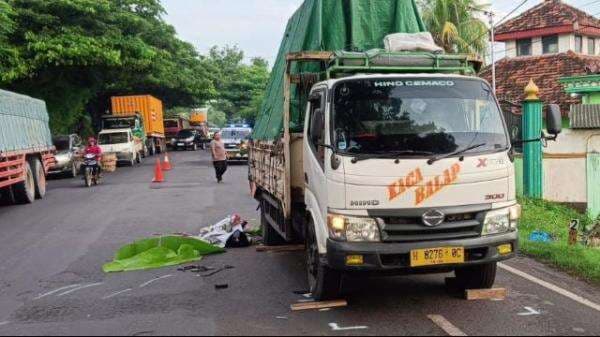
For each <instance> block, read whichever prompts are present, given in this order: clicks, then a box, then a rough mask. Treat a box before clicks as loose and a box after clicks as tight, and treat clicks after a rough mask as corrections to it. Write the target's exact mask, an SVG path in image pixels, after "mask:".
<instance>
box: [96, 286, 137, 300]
mask: <svg viewBox="0 0 600 337" xmlns="http://www.w3.org/2000/svg"><path fill="white" fill-rule="evenodd" d="M132 290H133V289H131V288H130V289H125V290H121V291H117V292H116V293H114V294H111V295H108V296H105V297H102V299H103V300H108V299H111V298H113V297H117V296H119V295H121V294H124V293H128V292H130V291H132Z"/></svg>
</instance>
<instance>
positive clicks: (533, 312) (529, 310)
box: [517, 307, 542, 316]
mask: <svg viewBox="0 0 600 337" xmlns="http://www.w3.org/2000/svg"><path fill="white" fill-rule="evenodd" d="M525 310H527V311H526V312H521V313H518V314H517V315H519V316H539V315H541V314H542V313H541V312H539V311H537V310H535V309H533V308H531V307H525Z"/></svg>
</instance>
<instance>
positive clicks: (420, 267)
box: [303, 74, 520, 297]
mask: <svg viewBox="0 0 600 337" xmlns="http://www.w3.org/2000/svg"><path fill="white" fill-rule="evenodd" d="M303 139H304V140H303V152H304V156H303V157H304V172H305V175H306V188H305V191H304V196H305V204H306V211H307V213H308V214H309V221H310V223H311V225H309V227H310V226H312V227H314V232H310V233H309V234H308V236H307V238H306V240H307V242H308V246H309V247H310V248H309V256H312V261H309V270H311V272H309V273H312V274H309V276H312V282H313V283H312V286H313V287H316V288H319V287H320V288H321V289H327V288H336V287H337V282H339V274H340V273H339V272H340V271H343V272H352V271H396V272H401V273H402V272H408V273H410V272H448V271H452V270H456V272H457V277H458V278H459V280H460V281H461V282H462V283H463V284H465V285H468V286H469V287H474V288H490V287H491V286H492V285H493V283H494V279H495V273H496V263H497V262H499V261H502V260H506V259H509V258H511V257H513V256H514V254H515V251H516V249H517V245H518V242H517V238H518V235H517V231H518V221H519V217H520V206H519V205H518V203H517V199H516V190H515V180H514V179H515V172H514V165H513V161H512V158H511V144H510V140H509V135H508V133H507V128H506V125H505V123H504V120H503V118H502V114H501V110H500V108H499V105H498V102H497V101H496V98H495V97H494V94H493V91H492V88H491V86H490V85H489V84H488V83H486V82H485V81H484V80H482V79H479V78H475V77H467V76H459V75H440V74H427V75H413V74H406V75H399V74H398V75H358V76H352V77H348V78H343V79H337V80H329V81H326V82H322V83H318V84H316V85H315V86H314V87H313V89H312V91H311V94H310V98H309V104H308V109H307V113H306V121H305V130H304V137H303ZM323 269H325V270H328V272H322V271H320V270H323ZM322 274H325V275H329V277H328V278H327V276H324V275H322ZM331 275H333V276H331ZM320 282H321V283H322V284H319V283H320ZM328 282H331V284H328ZM317 293H319V291H317ZM320 293H321V294H322V293H324V292H320ZM325 296H326V297H328V296H331V295H329V294H327V293H326V292H325Z"/></svg>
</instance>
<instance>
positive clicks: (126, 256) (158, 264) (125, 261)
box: [102, 236, 225, 273]
mask: <svg viewBox="0 0 600 337" xmlns="http://www.w3.org/2000/svg"><path fill="white" fill-rule="evenodd" d="M223 252H225V250H223V249H222V248H220V247H216V246H213V245H211V244H209V243H206V242H204V241H202V240H199V239H196V238H189V237H182V236H165V237H160V238H152V239H144V240H140V241H136V242H134V243H132V244H129V245H126V246H124V247H122V248H121V249H120V250H119V251H118V252H117V254H116V256H115V259H114V261H113V262H110V263H107V264H105V265H104V267H103V268H102V269H103V270H104V272H105V273H115V272H123V271H134V270H148V269H158V268H162V267H169V266H176V265H180V264H184V263H190V262H196V261H199V260H201V259H202V257H203V256H205V255H210V254H218V253H223Z"/></svg>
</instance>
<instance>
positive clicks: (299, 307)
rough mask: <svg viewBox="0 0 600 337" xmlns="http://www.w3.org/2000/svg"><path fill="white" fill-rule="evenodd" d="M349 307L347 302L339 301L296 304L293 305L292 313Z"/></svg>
mask: <svg viewBox="0 0 600 337" xmlns="http://www.w3.org/2000/svg"><path fill="white" fill-rule="evenodd" d="M345 306H348V302H347V301H346V300H337V301H326V302H307V303H296V304H292V307H291V308H292V311H303V310H319V309H328V308H340V307H345Z"/></svg>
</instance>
